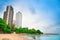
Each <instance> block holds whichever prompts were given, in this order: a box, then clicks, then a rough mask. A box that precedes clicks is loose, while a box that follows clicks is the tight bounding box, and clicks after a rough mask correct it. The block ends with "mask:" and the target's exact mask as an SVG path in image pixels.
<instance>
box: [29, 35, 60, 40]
mask: <svg viewBox="0 0 60 40" xmlns="http://www.w3.org/2000/svg"><path fill="white" fill-rule="evenodd" d="M28 38H30V39H35V40H60V35H43V36H28Z"/></svg>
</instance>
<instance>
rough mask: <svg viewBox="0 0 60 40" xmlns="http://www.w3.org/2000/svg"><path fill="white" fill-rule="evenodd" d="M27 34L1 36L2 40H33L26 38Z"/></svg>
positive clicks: (0, 39)
mask: <svg viewBox="0 0 60 40" xmlns="http://www.w3.org/2000/svg"><path fill="white" fill-rule="evenodd" d="M24 36H26V35H25V34H0V40H33V39H28V38H25V37H24Z"/></svg>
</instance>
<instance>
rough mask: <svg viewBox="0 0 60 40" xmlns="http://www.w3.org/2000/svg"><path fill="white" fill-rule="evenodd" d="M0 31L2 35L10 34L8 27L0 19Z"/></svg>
mask: <svg viewBox="0 0 60 40" xmlns="http://www.w3.org/2000/svg"><path fill="white" fill-rule="evenodd" d="M0 31H2V32H3V33H11V32H12V30H11V28H10V27H9V25H7V24H6V22H5V21H4V20H3V19H2V18H0Z"/></svg>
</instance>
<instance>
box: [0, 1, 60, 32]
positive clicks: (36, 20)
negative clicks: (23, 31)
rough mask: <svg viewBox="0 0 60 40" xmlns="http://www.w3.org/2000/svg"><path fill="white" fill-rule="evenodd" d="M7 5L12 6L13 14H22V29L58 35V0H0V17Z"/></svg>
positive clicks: (59, 6) (59, 23)
mask: <svg viewBox="0 0 60 40" xmlns="http://www.w3.org/2000/svg"><path fill="white" fill-rule="evenodd" d="M7 5H12V6H13V8H14V20H15V14H16V13H17V12H18V11H20V12H21V13H22V14H23V17H22V25H23V26H24V27H29V28H35V29H40V30H41V31H43V32H44V33H60V32H59V30H60V0H18V1H17V0H0V17H3V13H4V11H5V10H6V6H7Z"/></svg>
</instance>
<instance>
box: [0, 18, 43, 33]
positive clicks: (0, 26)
mask: <svg viewBox="0 0 60 40" xmlns="http://www.w3.org/2000/svg"><path fill="white" fill-rule="evenodd" d="M0 31H2V32H3V33H12V32H16V33H27V34H43V33H42V32H41V31H40V30H35V29H28V28H22V27H20V28H13V29H12V28H10V26H9V25H7V24H6V22H5V21H4V20H3V19H2V18H0Z"/></svg>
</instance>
